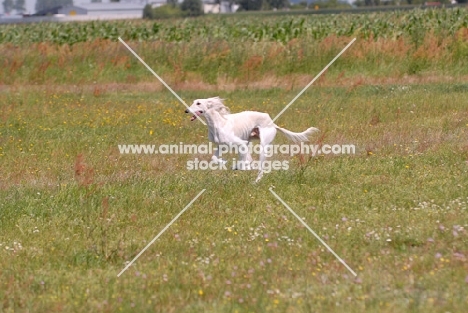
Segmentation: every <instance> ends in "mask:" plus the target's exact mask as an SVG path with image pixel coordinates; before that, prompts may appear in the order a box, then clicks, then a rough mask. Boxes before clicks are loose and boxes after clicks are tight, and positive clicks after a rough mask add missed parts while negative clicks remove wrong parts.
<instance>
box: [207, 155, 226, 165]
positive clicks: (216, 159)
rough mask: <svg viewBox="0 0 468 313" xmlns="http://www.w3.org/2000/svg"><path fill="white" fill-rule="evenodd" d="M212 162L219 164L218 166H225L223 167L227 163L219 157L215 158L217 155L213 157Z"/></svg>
mask: <svg viewBox="0 0 468 313" xmlns="http://www.w3.org/2000/svg"><path fill="white" fill-rule="evenodd" d="M211 161H213V162H217V163H218V164H223V165H224V164H226V163H227V160H223V159H221V158H218V157H217V156H215V155H213V156H212V157H211Z"/></svg>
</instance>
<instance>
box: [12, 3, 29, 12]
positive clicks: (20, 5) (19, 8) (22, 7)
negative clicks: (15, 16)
mask: <svg viewBox="0 0 468 313" xmlns="http://www.w3.org/2000/svg"><path fill="white" fill-rule="evenodd" d="M13 9H15V10H16V11H18V12H23V11H26V8H25V2H24V0H16V1H15V5H14V6H13Z"/></svg>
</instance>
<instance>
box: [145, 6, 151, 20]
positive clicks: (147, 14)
mask: <svg viewBox="0 0 468 313" xmlns="http://www.w3.org/2000/svg"><path fill="white" fill-rule="evenodd" d="M143 18H149V19H152V18H153V7H152V6H151V4H147V5H145V7H144V8H143Z"/></svg>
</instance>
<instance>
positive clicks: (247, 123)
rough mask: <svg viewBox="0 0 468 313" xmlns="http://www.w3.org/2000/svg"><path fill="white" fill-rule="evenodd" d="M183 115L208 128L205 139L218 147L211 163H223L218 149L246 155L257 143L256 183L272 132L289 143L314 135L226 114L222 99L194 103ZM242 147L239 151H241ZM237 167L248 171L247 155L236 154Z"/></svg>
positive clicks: (250, 114) (247, 114)
mask: <svg viewBox="0 0 468 313" xmlns="http://www.w3.org/2000/svg"><path fill="white" fill-rule="evenodd" d="M185 113H192V114H193V116H192V118H191V119H190V120H191V121H194V120H195V119H197V118H200V117H201V118H203V119H204V120H205V121H206V124H207V125H208V139H209V140H210V141H211V142H214V143H215V144H217V145H218V149H217V150H216V153H215V154H214V155H213V157H212V160H214V161H218V162H225V161H224V160H222V159H220V158H219V156H220V155H219V152H220V149H219V145H221V144H225V145H229V146H232V145H238V146H239V151H248V148H247V146H248V144H249V142H250V141H251V140H252V139H254V138H259V139H260V145H261V147H262V149H261V153H260V158H259V159H260V160H259V161H260V163H259V164H260V166H259V173H258V176H257V180H256V181H257V182H258V181H259V180H260V179H261V178H262V175H263V166H262V164H263V161H264V160H265V153H264V151H265V148H266V147H267V146H268V145H269V144H270V143H271V142H272V141H273V139H274V138H275V136H276V130H279V131H281V132H282V133H283V134H284V135H286V137H287V138H288V139H290V140H291V141H293V142H305V141H309V138H308V137H309V136H310V135H312V134H313V133H315V132H317V131H318V129H317V128H315V127H310V128H308V129H307V130H306V131H303V132H302V133H294V132H292V131H289V130H287V129H284V128H281V127H279V126H278V125H275V124H274V123H273V120H272V119H271V118H270V116H269V115H268V114H267V113H261V112H254V111H244V112H240V113H235V114H230V111H229V109H228V107H226V106H225V105H224V103H223V99H220V98H219V97H214V98H208V99H198V100H195V101H194V102H193V103H192V105H191V106H190V107H189V108H188V109H187V110H185ZM241 147H243V149H241ZM239 157H240V160H241V161H243V162H241V164H242V163H243V164H246V165H247V166H246V167H245V168H241V169H250V167H249V164H250V162H252V157H251V155H250V153H248V152H246V153H239Z"/></svg>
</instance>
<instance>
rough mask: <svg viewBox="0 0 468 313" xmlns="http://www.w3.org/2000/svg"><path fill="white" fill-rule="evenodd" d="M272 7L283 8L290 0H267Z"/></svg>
mask: <svg viewBox="0 0 468 313" xmlns="http://www.w3.org/2000/svg"><path fill="white" fill-rule="evenodd" d="M265 2H266V4H267V5H268V6H269V8H270V9H282V8H287V7H288V6H289V0H265Z"/></svg>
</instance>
